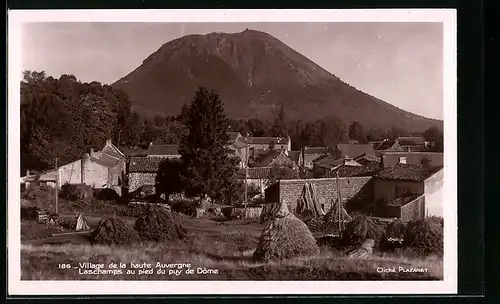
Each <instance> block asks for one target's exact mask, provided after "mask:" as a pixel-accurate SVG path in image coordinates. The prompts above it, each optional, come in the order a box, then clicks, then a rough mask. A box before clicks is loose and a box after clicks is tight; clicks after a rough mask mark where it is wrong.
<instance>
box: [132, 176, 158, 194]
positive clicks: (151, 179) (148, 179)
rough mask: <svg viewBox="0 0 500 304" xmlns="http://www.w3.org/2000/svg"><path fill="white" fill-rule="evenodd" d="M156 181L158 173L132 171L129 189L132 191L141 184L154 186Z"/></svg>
mask: <svg viewBox="0 0 500 304" xmlns="http://www.w3.org/2000/svg"><path fill="white" fill-rule="evenodd" d="M155 183H156V173H143V172H131V173H130V174H129V177H128V191H129V193H132V192H134V191H136V190H137V189H139V188H140V187H141V186H144V185H148V186H154V185H155Z"/></svg>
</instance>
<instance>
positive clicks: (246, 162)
mask: <svg viewBox="0 0 500 304" xmlns="http://www.w3.org/2000/svg"><path fill="white" fill-rule="evenodd" d="M248 152H249V151H248V145H247V147H246V153H245V154H246V156H245V159H246V160H245V211H246V208H247V204H248Z"/></svg>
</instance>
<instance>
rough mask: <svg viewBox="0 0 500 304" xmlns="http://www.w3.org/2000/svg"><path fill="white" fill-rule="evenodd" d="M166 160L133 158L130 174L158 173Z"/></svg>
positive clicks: (160, 158)
mask: <svg viewBox="0 0 500 304" xmlns="http://www.w3.org/2000/svg"><path fill="white" fill-rule="evenodd" d="M164 160H165V159H164V158H162V157H132V158H131V159H130V165H129V171H130V172H157V171H158V167H159V166H160V164H161V162H162V161H164Z"/></svg>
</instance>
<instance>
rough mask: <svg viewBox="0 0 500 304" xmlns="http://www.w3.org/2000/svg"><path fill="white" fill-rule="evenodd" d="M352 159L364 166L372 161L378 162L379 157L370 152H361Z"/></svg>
mask: <svg viewBox="0 0 500 304" xmlns="http://www.w3.org/2000/svg"><path fill="white" fill-rule="evenodd" d="M354 160H355V161H357V162H358V163H360V164H362V165H363V166H364V165H366V164H369V163H372V162H377V163H378V162H380V157H377V156H375V155H372V154H366V153H363V154H361V155H360V156H358V157H356V158H355V159H354Z"/></svg>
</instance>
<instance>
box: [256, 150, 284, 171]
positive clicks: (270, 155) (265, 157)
mask: <svg viewBox="0 0 500 304" xmlns="http://www.w3.org/2000/svg"><path fill="white" fill-rule="evenodd" d="M280 154H281V151H277V150H272V149H270V150H267V151H266V152H264V153H263V154H262V155H261V156H260V157H259V158H258V159H257V160H256V161H255V164H254V167H267V166H269V164H270V163H271V162H272V161H273V160H274V159H275V158H276V157H278V156H279V155H280Z"/></svg>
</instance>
